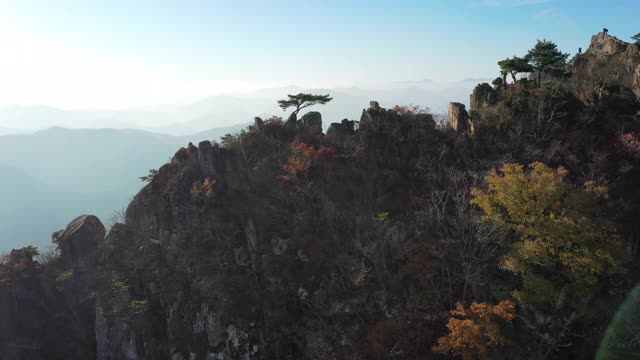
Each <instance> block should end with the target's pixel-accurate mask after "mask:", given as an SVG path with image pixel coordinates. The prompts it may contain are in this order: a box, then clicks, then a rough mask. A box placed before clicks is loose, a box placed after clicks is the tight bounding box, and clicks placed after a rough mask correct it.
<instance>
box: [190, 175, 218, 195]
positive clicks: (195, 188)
mask: <svg viewBox="0 0 640 360" xmlns="http://www.w3.org/2000/svg"><path fill="white" fill-rule="evenodd" d="M215 185H216V181H215V180H212V179H204V181H196V182H194V183H193V185H192V186H191V194H192V195H193V196H196V197H202V198H207V199H212V198H214V197H216V191H215V188H214V186H215Z"/></svg>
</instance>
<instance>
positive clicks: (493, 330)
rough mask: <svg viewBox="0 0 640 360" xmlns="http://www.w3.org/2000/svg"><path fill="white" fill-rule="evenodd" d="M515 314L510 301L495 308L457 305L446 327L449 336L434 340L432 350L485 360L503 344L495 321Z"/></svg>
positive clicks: (476, 304)
mask: <svg viewBox="0 0 640 360" xmlns="http://www.w3.org/2000/svg"><path fill="white" fill-rule="evenodd" d="M515 313H516V309H515V304H514V303H513V302H512V301H510V300H503V301H501V302H500V303H498V304H497V305H490V304H487V303H479V304H478V303H475V302H474V303H472V304H471V305H470V306H469V307H465V306H464V305H462V304H461V303H459V302H458V303H457V304H456V308H455V309H454V310H452V311H451V315H453V317H451V318H450V319H449V323H448V324H447V327H448V328H449V335H447V336H445V337H441V338H440V339H438V343H437V344H436V345H434V346H433V347H432V350H433V351H434V352H437V353H441V354H445V355H447V354H451V355H457V356H461V357H462V358H463V359H464V360H472V359H474V357H477V358H478V359H489V354H490V352H491V350H492V349H493V348H495V347H497V346H500V345H504V343H505V339H504V336H503V335H502V332H501V326H500V323H499V321H501V320H507V321H511V320H513V319H514V318H515V316H516V315H515Z"/></svg>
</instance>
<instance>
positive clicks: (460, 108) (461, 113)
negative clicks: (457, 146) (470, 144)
mask: <svg viewBox="0 0 640 360" xmlns="http://www.w3.org/2000/svg"><path fill="white" fill-rule="evenodd" d="M448 123H449V126H451V127H452V128H453V129H454V130H455V131H456V132H457V133H459V134H470V133H472V132H473V126H472V125H471V123H470V121H469V114H468V113H467V110H466V108H465V106H464V104H461V103H457V102H452V103H449V122H448Z"/></svg>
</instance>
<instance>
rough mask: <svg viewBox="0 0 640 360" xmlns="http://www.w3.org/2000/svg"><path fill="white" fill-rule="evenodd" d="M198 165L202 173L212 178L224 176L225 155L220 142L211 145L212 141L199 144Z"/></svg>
mask: <svg viewBox="0 0 640 360" xmlns="http://www.w3.org/2000/svg"><path fill="white" fill-rule="evenodd" d="M198 165H199V166H200V169H201V171H202V174H203V175H204V176H205V177H207V178H211V179H215V178H218V177H221V176H224V169H225V165H224V157H223V155H222V152H221V151H220V146H219V145H218V144H213V146H212V145H211V142H210V141H202V142H200V144H198Z"/></svg>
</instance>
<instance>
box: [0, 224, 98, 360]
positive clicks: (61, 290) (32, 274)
mask: <svg viewBox="0 0 640 360" xmlns="http://www.w3.org/2000/svg"><path fill="white" fill-rule="evenodd" d="M103 238H104V227H103V226H102V224H101V223H100V220H98V218H96V217H94V216H81V217H79V218H77V219H76V220H74V221H73V222H72V223H71V224H70V225H69V226H68V227H67V229H66V230H65V231H64V232H63V233H62V235H60V236H59V237H58V243H59V244H60V247H61V249H62V254H61V258H60V259H57V260H54V262H55V263H49V264H47V265H46V266H43V265H40V264H38V263H37V262H34V261H33V257H32V254H30V253H29V252H28V251H27V250H24V249H23V250H14V251H12V252H11V254H10V255H9V259H8V261H7V263H6V264H5V265H4V266H3V267H2V268H1V269H0V270H1V271H0V273H1V274H2V276H1V277H2V278H3V280H4V281H1V282H0V319H2V321H0V358H2V359H60V360H62V359H92V358H95V351H96V340H95V335H94V327H95V285H96V276H95V269H96V258H95V251H96V249H97V242H98V241H101V239H103ZM46 267H48V269H46ZM54 268H55V273H52V272H51V271H48V270H52V269H54Z"/></svg>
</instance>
